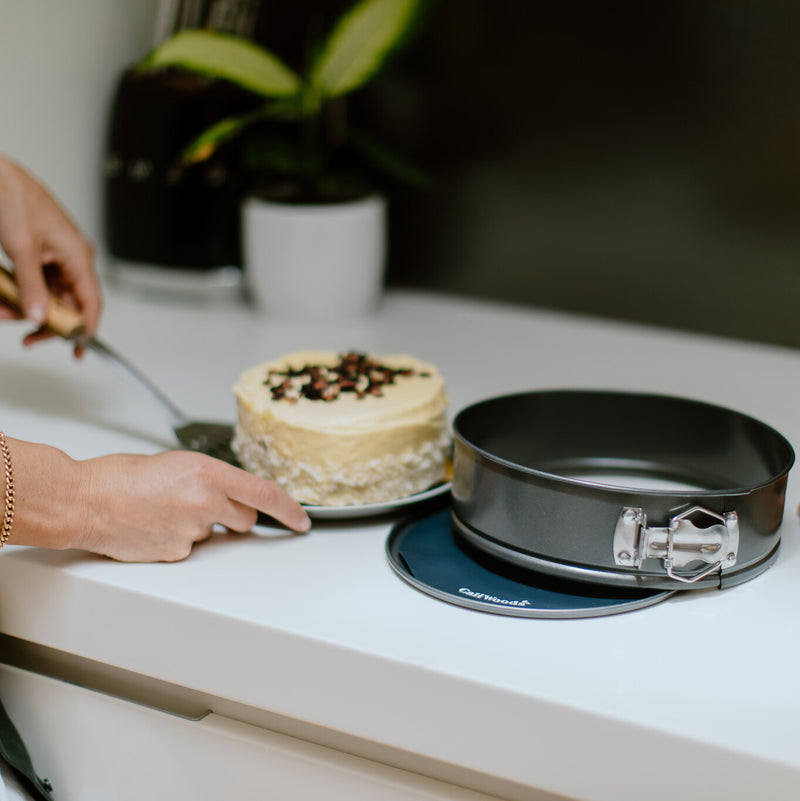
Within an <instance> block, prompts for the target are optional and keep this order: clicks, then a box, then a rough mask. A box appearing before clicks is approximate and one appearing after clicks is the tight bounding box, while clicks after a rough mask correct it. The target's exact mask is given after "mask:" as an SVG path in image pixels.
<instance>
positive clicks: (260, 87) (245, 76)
mask: <svg viewBox="0 0 800 801" xmlns="http://www.w3.org/2000/svg"><path fill="white" fill-rule="evenodd" d="M141 66H142V67H144V68H145V69H150V68H152V67H167V66H170V67H181V68H183V69H186V70H190V71H192V72H199V73H201V74H202V75H207V76H209V77H212V78H223V79H225V80H227V81H231V82H232V83H235V84H237V85H238V86H240V87H242V88H243V89H246V90H247V91H250V92H254V93H255V94H258V95H262V96H264V97H287V96H290V95H296V94H298V93H299V92H300V88H301V84H302V82H301V80H300V78H299V76H298V75H297V74H296V73H295V72H293V71H292V70H291V69H289V67H287V66H286V65H285V64H284V63H283V62H282V61H281V60H280V59H279V58H277V57H276V56H274V55H273V54H272V53H270V52H269V51H268V50H266V49H264V48H262V47H259V46H258V45H256V44H254V43H253V42H251V41H250V40H248V39H243V38H240V37H238V36H231V35H230V34H224V33H215V32H213V31H201V30H187V31H181V32H180V33H177V34H175V36H173V37H172V38H171V39H168V40H167V41H166V42H164V44H162V45H161V46H160V47H158V48H156V49H155V50H154V51H152V52H151V53H150V55H149V56H147V58H146V59H145V60H144V61H143V62H142V64H141Z"/></svg>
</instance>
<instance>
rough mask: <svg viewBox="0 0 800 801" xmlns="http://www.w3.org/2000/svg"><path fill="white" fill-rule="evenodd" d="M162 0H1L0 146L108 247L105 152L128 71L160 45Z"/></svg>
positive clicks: (100, 262) (101, 255)
mask: <svg viewBox="0 0 800 801" xmlns="http://www.w3.org/2000/svg"><path fill="white" fill-rule="evenodd" d="M157 2H158V0H0V152H3V153H5V154H7V155H10V156H12V157H13V158H15V159H16V160H17V161H19V162H21V163H23V164H24V165H25V166H26V167H28V168H29V169H30V170H31V171H32V172H34V173H35V174H36V175H37V176H38V177H39V179H40V180H41V181H42V182H43V183H44V184H46V185H47V186H48V187H50V189H51V190H52V191H53V193H54V194H55V195H56V196H57V197H58V198H59V200H60V201H61V203H62V204H63V205H64V206H65V207H66V208H67V209H68V211H69V212H70V214H71V215H72V217H73V219H75V221H76V222H77V223H78V224H79V225H80V226H81V228H83V230H84V231H85V232H86V233H87V234H88V236H89V237H90V238H91V239H92V240H93V241H94V242H95V243H96V245H97V247H98V265H99V266H100V267H101V268H102V265H103V262H104V261H105V255H104V253H103V251H102V236H101V230H102V228H101V226H102V215H101V200H102V198H101V189H102V154H103V142H104V139H105V129H106V122H107V117H108V112H109V104H110V101H111V97H112V93H113V90H114V86H115V83H116V80H117V78H118V76H119V74H120V72H121V70H122V69H123V68H124V67H125V66H127V65H129V64H131V63H134V62H135V61H137V60H138V59H140V58H141V57H142V56H143V55H144V54H145V53H146V52H147V50H148V49H149V48H150V47H151V46H152V44H153V31H154V25H155V12H156V6H157Z"/></svg>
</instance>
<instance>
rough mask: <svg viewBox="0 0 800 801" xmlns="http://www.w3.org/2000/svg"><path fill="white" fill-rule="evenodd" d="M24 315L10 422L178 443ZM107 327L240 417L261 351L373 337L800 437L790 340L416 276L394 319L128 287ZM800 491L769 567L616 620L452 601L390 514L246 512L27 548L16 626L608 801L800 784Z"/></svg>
mask: <svg viewBox="0 0 800 801" xmlns="http://www.w3.org/2000/svg"><path fill="white" fill-rule="evenodd" d="M22 331H23V329H22V328H21V327H20V326H17V325H13V324H5V325H2V326H0V428H2V429H4V430H5V431H6V432H7V433H8V434H9V435H10V436H13V437H20V438H27V439H34V440H39V441H46V442H49V443H51V444H54V445H57V446H59V447H62V448H63V449H65V450H66V451H67V452H68V453H70V454H71V455H72V456H74V457H77V458H85V457H90V456H94V455H99V454H103V453H109V452H113V451H118V450H127V451H137V452H154V451H156V450H159V449H161V448H163V447H169V446H170V445H171V444H172V440H171V436H170V434H171V432H170V428H169V426H168V425H167V420H166V419H165V417H164V416H163V414H162V412H161V410H160V409H159V408H158V407H157V406H155V404H154V403H153V402H152V401H151V400H150V399H148V397H147V396H145V395H144V394H142V393H141V392H140V391H139V390H137V389H136V388H135V387H134V386H133V385H132V384H130V383H128V381H127V380H126V379H125V378H123V377H122V376H120V375H118V374H117V373H115V372H113V371H112V370H111V369H110V368H109V367H108V366H107V365H106V364H104V363H102V362H101V361H99V360H98V359H97V358H96V357H95V356H93V355H92V354H89V355H87V357H86V359H85V360H84V362H83V363H75V362H74V360H72V359H71V357H70V355H69V352H68V350H67V348H66V346H65V345H64V344H63V343H60V342H54V343H48V344H44V345H40V346H38V347H36V348H34V349H31V350H29V351H23V349H22V348H21V347H20V346H19V344H18V342H19V339H20V337H21V334H22ZM103 337H104V339H106V340H107V341H108V342H109V343H110V344H112V345H114V346H115V347H117V348H118V349H119V350H120V351H121V352H122V353H124V354H125V355H126V356H127V357H129V358H130V359H131V360H132V361H133V362H134V363H135V364H137V365H138V366H139V367H140V368H142V369H143V370H144V372H146V373H147V374H148V375H149V376H150V377H151V378H152V379H153V380H154V381H155V382H156V383H157V384H158V385H159V386H160V387H161V388H162V389H163V390H164V391H165V392H166V393H167V394H168V395H169V396H171V397H172V398H173V399H174V400H175V402H176V403H177V404H178V405H179V406H182V407H183V408H184V409H186V410H187V412H190V413H191V414H192V415H194V416H196V417H199V418H202V417H210V418H217V419H230V420H232V418H233V415H234V413H235V405H234V401H233V396H232V393H231V391H230V387H231V385H232V384H233V382H234V380H235V378H236V377H237V375H238V374H239V372H240V371H241V370H243V369H245V368H247V367H249V366H251V365H252V364H253V363H256V362H258V361H262V360H264V359H266V358H271V357H274V356H277V355H280V354H281V353H283V352H285V351H289V350H294V349H296V348H302V347H325V348H327V347H331V348H350V347H354V348H361V349H369V350H371V351H373V352H378V353H380V352H402V351H405V352H408V353H412V354H414V355H417V356H420V357H421V358H424V359H427V360H430V361H433V362H435V363H437V364H438V365H439V366H440V368H441V370H442V372H443V374H444V376H445V378H446V380H447V383H448V389H449V394H450V397H451V400H452V411H453V412H455V411H457V410H459V409H460V408H462V407H463V406H465V405H467V404H469V403H471V402H473V401H476V400H479V399H482V398H486V397H489V396H492V395H497V394H503V393H506V392H510V391H518V390H527V389H542V388H554V387H570V388H579V387H592V388H608V389H622V390H647V391H655V392H663V393H667V394H679V395H684V396H687V397H692V398H698V399H702V400H707V401H711V402H714V403H719V404H721V405H725V406H728V407H731V408H735V409H738V410H740V411H743V412H746V413H748V414H751V415H753V416H756V417H758V418H760V419H762V420H763V421H764V422H766V423H769V424H770V425H772V426H774V427H775V428H777V429H778V430H779V431H780V432H781V433H783V434H784V435H785V436H786V437H787V438H788V439H789V440H790V441H791V442H792V444H793V445H794V447H795V449H796V450H798V452H800V403H798V399H799V398H800V353H798V352H795V351H791V350H787V349H780V348H775V347H770V346H763V345H757V344H749V343H742V342H735V341H729V340H721V339H713V338H706V337H700V336H695V335H689V334H682V333H675V332H665V331H661V330H656V329H649V328H645V327H638V326H632V325H622V324H615V323H609V322H604V321H598V320H590V319H587V318H580V317H574V316H569V315H561V314H557V313H552V312H543V311H539V310H531V309H525V308H517V307H512V306H504V305H496V304H483V303H479V302H475V301H468V300H463V299H456V298H448V297H443V296H435V295H428V294H416V293H407V292H391V293H390V294H389V295H388V297H387V298H386V301H385V304H384V307H383V309H382V310H381V313H380V315H379V316H378V317H376V318H375V319H373V320H369V321H347V320H344V321H342V323H341V324H337V325H334V326H321V325H319V326H315V325H309V324H302V325H300V324H298V325H297V326H290V325H287V324H285V323H280V324H279V323H272V322H270V321H269V320H265V319H261V318H260V317H259V315H258V314H257V313H255V312H254V311H251V310H247V309H244V308H238V307H237V308H234V307H221V308H215V307H208V308H204V309H198V308H189V307H180V306H170V305H169V304H166V303H151V304H150V305H145V304H143V303H141V302H140V301H137V300H136V299H133V298H129V297H124V296H120V295H117V294H111V295H110V296H109V297H108V303H107V312H106V319H105V322H104V330H103ZM799 497H800V492H799V491H798V481H797V475H796V469H795V470H794V471H792V473H791V474H790V479H789V487H788V494H787V503H786V514H785V518H784V524H783V528H782V537H783V546H782V550H781V554H780V556H779V558H778V561H777V562H776V564H775V565H774V566H773V567H771V568H770V569H769V570H768V571H767V572H766V573H764V574H763V575H762V576H759V577H757V578H755V579H753V580H752V581H749V582H747V583H745V584H743V585H741V586H739V587H735V588H732V589H729V590H726V591H715V590H706V591H700V592H697V591H696V592H691V593H683V594H681V595H679V596H675V597H673V598H671V599H669V600H667V601H665V602H663V603H661V604H659V605H656V606H653V607H650V608H647V609H642V610H638V611H634V612H630V613H626V614H621V615H614V616H609V617H602V618H593V619H586V620H535V619H520V618H511V617H503V616H499V615H490V614H485V613H482V612H477V611H472V610H468V609H463V608H460V607H456V606H453V605H450V604H447V603H444V602H441V601H438V600H436V599H433V598H430V597H428V596H427V595H424V594H422V593H420V592H418V591H416V590H415V589H413V588H412V587H410V586H408V585H407V584H405V583H404V582H403V581H401V580H399V579H398V578H397V577H396V576H395V575H394V573H393V572H392V570H391V568H390V566H389V564H388V562H387V560H386V557H385V554H384V544H385V540H386V536H387V534H388V532H389V529H390V526H391V523H392V522H394V521H393V519H391V518H389V519H380V520H372V521H370V520H366V521H361V522H357V523H354V524H351V523H344V522H336V523H325V522H319V521H318V522H316V523H315V525H314V527H313V529H312V530H311V532H310V533H309V534H307V535H300V536H289V535H285V536H279V535H277V533H275V534H267V533H261V534H251V535H245V536H227V535H223V534H220V535H216V536H215V537H214V538H212V540H211V541H209V542H207V543H204V544H201V545H199V546H197V547H196V548H195V551H194V552H193V554H192V556H191V557H190V558H189V559H188V560H186V561H185V562H182V563H179V564H170V565H164V564H155V565H127V564H120V563H115V562H112V561H109V560H106V559H102V558H99V557H95V556H92V555H87V554H83V553H80V552H75V551H71V552H62V553H59V552H46V551H38V550H36V549H28V548H21V547H13V546H10V547H8V548H6V549H4V551H3V553H2V555H1V556H0V628H2V631H3V632H5V633H6V634H10V635H13V636H16V637H20V638H23V639H27V640H30V641H32V642H36V643H41V644H44V645H47V646H50V647H52V648H57V649H61V650H64V651H68V652H70V653H73V654H77V655H80V656H83V657H87V658H90V659H94V660H99V661H102V662H105V663H108V664H110V665H114V666H118V667H122V668H126V669H129V670H132V671H136V672H138V673H142V674H145V675H147V676H151V677H155V678H157V679H162V680H164V681H169V682H173V683H175V684H179V685H182V686H185V687H189V688H192V689H194V690H197V691H200V692H202V693H207V694H208V695H209V696H213V697H217V698H222V699H230V700H231V701H236V702H241V703H242V704H246V705H248V706H250V707H256V708H259V709H263V710H268V711H269V712H272V713H275V714H276V715H279V716H285V718H287V719H293V720H297V721H304V722H307V723H309V724H313V725H314V726H318V727H321V728H324V729H326V730H333V731H334V732H338V733H341V734H342V736H351V737H353V738H357V739H358V740H361V741H371V742H374V743H377V744H380V745H381V746H382V747H383V746H385V747H388V748H389V749H391V750H392V751H394V750H396V752H397V753H398V754H402V753H404V752H408V753H411V754H423V755H426V756H428V757H430V758H431V759H433V760H436V761H439V762H441V763H449V764H451V765H453V766H455V768H454V769H455V774H454V775H455V776H456V777H457V774H458V770H459V769H460V768H462V767H463V768H464V769H465V770H466V769H469V770H471V771H475V772H477V773H480V774H485V775H487V776H493V777H498V778H502V779H505V780H507V781H508V782H511V783H516V784H518V785H523V786H527V787H531V788H533V787H535V788H539V789H541V790H544V791H548V792H550V793H554V794H562V795H564V796H567V797H574V798H579V799H591V801H606V800H607V801H612V799H613V801H620V800H621V799H642V798H646V799H648V801H661V799H664V800H666V799H674V798H683V799H692V798H697V799H704V801H711V800H712V799H723V798H724V799H726V801H734V799H748V800H750V799H752V798H755V797H760V798H765V799H770V801H775V800H776V799H784V798H786V799H789V798H792V799H795V798H797V797H798V795H800V682H798V681H797V679H796V675H797V671H798V664H800V638H799V637H798V636H797V631H798V626H797V624H796V623H794V624H793V623H792V622H791V621H792V619H793V617H794V614H796V609H797V608H798V607H799V606H800V549H799V548H798V519H797V514H796V508H797V505H798V498H799ZM401 761H402V760H401V759H400V757H398V764H399V763H400V762H401ZM498 786H500V785H498ZM509 786H510V785H509ZM484 789H485V788H484ZM531 797H532V796H531Z"/></svg>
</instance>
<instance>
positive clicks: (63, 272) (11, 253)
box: [0, 156, 102, 355]
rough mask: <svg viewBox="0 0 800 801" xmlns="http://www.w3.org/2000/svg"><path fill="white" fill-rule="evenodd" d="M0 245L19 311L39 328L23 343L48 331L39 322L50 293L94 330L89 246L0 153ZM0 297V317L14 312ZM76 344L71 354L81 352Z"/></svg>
mask: <svg viewBox="0 0 800 801" xmlns="http://www.w3.org/2000/svg"><path fill="white" fill-rule="evenodd" d="M0 245H2V247H3V250H5V252H6V254H7V255H8V257H9V258H10V259H11V261H12V262H13V263H14V273H15V276H16V280H17V284H18V286H19V292H20V300H21V305H22V308H23V310H24V316H25V317H27V318H29V319H30V320H32V321H33V322H34V323H36V324H37V325H38V326H39V328H38V329H37V330H36V331H34V332H32V333H30V334H28V335H27V336H26V337H25V339H24V342H25V344H26V345H30V344H33V343H34V342H38V341H39V340H41V339H45V338H47V337H49V336H51V334H50V332H48V331H47V330H46V329H45V328H44V323H45V322H46V319H47V309H48V299H49V295H50V294H53V295H55V296H56V297H58V298H59V299H60V300H62V301H63V302H64V303H66V304H67V305H69V306H72V307H73V308H76V309H78V310H79V311H80V312H81V313H82V314H83V316H84V317H85V319H86V333H87V335H89V336H93V335H94V333H95V331H96V330H97V325H98V323H99V320H100V314H101V311H102V300H101V296H100V287H99V283H98V281H97V277H96V275H95V272H94V249H93V247H92V245H91V244H90V243H89V242H88V240H87V239H86V238H85V237H84V235H83V234H82V233H81V232H80V230H79V229H78V228H77V226H76V225H75V224H74V223H73V222H72V220H70V219H69V217H68V216H67V215H66V213H65V212H64V211H63V210H62V209H61V207H60V206H59V205H58V203H57V202H56V201H55V199H54V198H53V197H52V195H50V193H49V192H48V191H47V190H46V189H45V188H44V187H43V186H42V185H41V184H40V183H39V182H38V181H36V179H35V178H33V177H32V176H31V175H30V174H29V173H28V172H26V171H25V170H24V169H22V167H20V166H19V165H17V164H16V163H14V162H13V161H11V160H10V159H7V158H5V157H3V156H0ZM19 317H20V315H19V314H18V313H17V312H15V311H12V310H11V309H10V308H9V307H8V306H5V305H4V304H3V303H2V302H1V301H0V319H2V318H5V319H9V318H19ZM80 352H81V350H80V348H79V347H76V355H80Z"/></svg>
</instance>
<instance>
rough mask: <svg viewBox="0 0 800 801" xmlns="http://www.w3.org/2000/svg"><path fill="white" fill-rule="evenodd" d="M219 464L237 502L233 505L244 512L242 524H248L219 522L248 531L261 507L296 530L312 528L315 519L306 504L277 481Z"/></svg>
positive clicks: (225, 484) (226, 488)
mask: <svg viewBox="0 0 800 801" xmlns="http://www.w3.org/2000/svg"><path fill="white" fill-rule="evenodd" d="M218 464H219V469H220V476H221V478H222V479H223V481H224V486H225V491H226V494H227V495H228V498H230V499H231V501H233V502H234V507H233V508H236V509H237V514H241V518H240V521H241V522H239V525H242V523H243V524H244V526H245V527H237V525H230V524H229V523H228V522H227V521H225V520H218V521H216V522H218V523H222V525H224V526H227V527H228V528H232V529H233V530H234V531H247V530H249V529H250V528H252V527H253V526H254V525H255V522H256V515H255V511H256V510H258V511H261V512H264V513H265V514H268V515H269V516H270V517H273V518H275V520H277V521H278V522H280V523H283V524H284V525H285V526H288V527H289V528H290V529H292V530H293V531H299V532H304V531H308V530H309V528H311V520H310V519H309V517H308V515H307V514H306V512H305V510H304V509H303V507H302V506H301V505H300V504H299V503H298V502H297V501H295V500H294V499H293V498H292V497H290V496H289V495H288V494H287V493H286V492H284V491H283V490H282V489H280V487H278V486H277V485H276V484H273V483H272V482H271V481H266V480H265V479H263V478H259V477H258V476H256V475H253V474H252V473H248V472H247V471H246V470H241V469H239V468H238V467H234V466H233V465H229V464H226V463H225V462H219V463H218ZM242 507H244V508H245V509H249V510H250V513H251V514H250V515H249V516H247V517H245V515H244V513H243V512H241V508H242Z"/></svg>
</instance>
